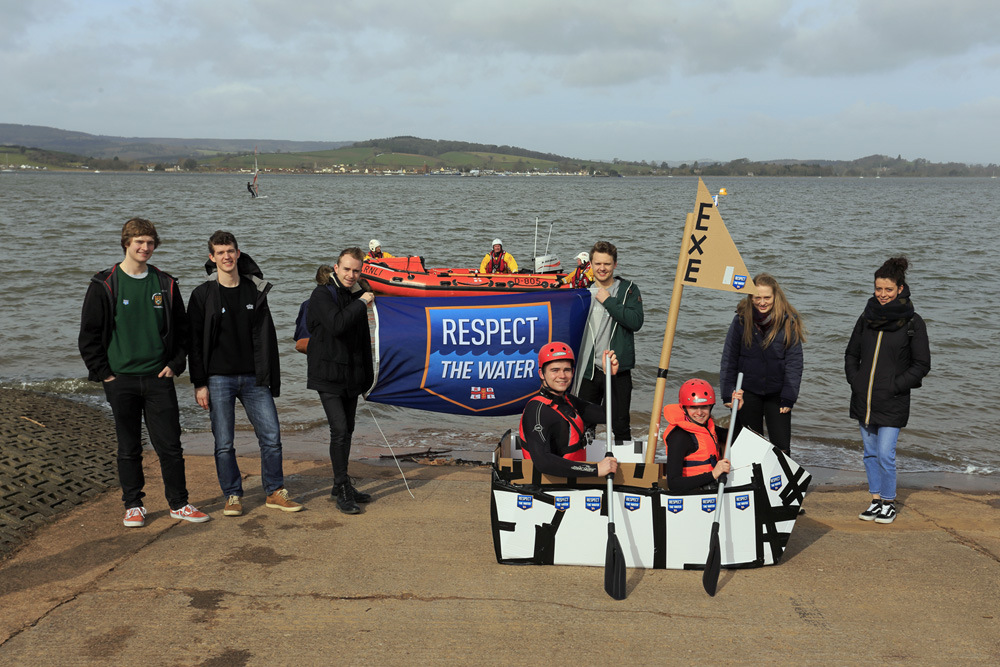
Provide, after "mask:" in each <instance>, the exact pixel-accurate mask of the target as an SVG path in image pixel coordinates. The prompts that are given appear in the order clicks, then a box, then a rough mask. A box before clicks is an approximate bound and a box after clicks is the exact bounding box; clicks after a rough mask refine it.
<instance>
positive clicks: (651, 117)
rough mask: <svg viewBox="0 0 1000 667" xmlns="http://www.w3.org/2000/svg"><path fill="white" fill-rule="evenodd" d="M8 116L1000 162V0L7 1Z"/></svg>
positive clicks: (627, 153)
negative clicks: (998, 0)
mask: <svg viewBox="0 0 1000 667" xmlns="http://www.w3.org/2000/svg"><path fill="white" fill-rule="evenodd" d="M0 59H2V63H3V65H2V70H0V72H2V74H0V122H8V123H23V124H30V125H48V126H52V127H58V128H62V129H68V130H78V131H83V132H89V133H93V134H108V135H119V136H142V137H219V138H247V139H257V140H259V139H296V140H323V141H347V140H361V139H371V138H378V137H389V136H395V135H407V134H408V135H415V136H419V137H424V138H429V139H455V140H462V141H473V142H482V143H494V144H508V145H514V146H520V147H524V148H529V149H533V150H539V151H545V152H552V153H558V154H561V155H568V156H572V157H578V158H583V159H612V158H620V159H623V160H651V161H655V162H659V161H662V160H668V161H681V160H683V161H691V160H695V159H704V158H712V159H719V160H730V159H735V158H741V157H746V158H750V159H751V160H766V159H773V158H803V159H805V158H829V159H853V158H857V157H863V156H866V155H871V154H874V153H882V154H887V155H892V156H895V155H899V154H901V155H902V156H903V157H904V158H908V159H914V158H918V157H922V158H926V159H928V160H932V161H935V162H943V161H957V162H967V163H980V164H989V163H996V162H1000V128H998V125H1000V9H998V4H997V0H836V1H830V0H729V1H716V0H690V1H688V0H641V1H635V2H630V1H629V0H616V1H615V0H575V1H573V0H560V1H555V0H552V1H547V0H503V1H502V2H489V1H487V2H482V1H480V0H460V1H453V0H422V1H415V0H403V1H399V0H241V1H239V2H235V1H230V0H170V1H169V2H168V1H166V0H163V1H153V0H149V1H142V2H140V1H138V0H133V1H128V0H45V1H42V0H37V1H32V0H0Z"/></svg>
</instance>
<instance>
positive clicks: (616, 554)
mask: <svg viewBox="0 0 1000 667" xmlns="http://www.w3.org/2000/svg"><path fill="white" fill-rule="evenodd" d="M604 414H605V417H606V422H607V423H606V424H605V429H606V430H607V436H608V453H607V456H611V437H612V436H611V364H610V363H608V358H607V357H605V358H604ZM614 479H615V476H614V473H612V474H610V475H608V549H607V553H606V554H605V556H604V590H605V592H607V594H608V595H610V596H611V597H613V598H614V599H616V600H624V599H625V596H626V595H627V594H628V591H626V590H625V554H624V552H622V545H621V543H620V542H619V541H618V536H617V535H615V510H614V505H615V501H614V495H613V494H614Z"/></svg>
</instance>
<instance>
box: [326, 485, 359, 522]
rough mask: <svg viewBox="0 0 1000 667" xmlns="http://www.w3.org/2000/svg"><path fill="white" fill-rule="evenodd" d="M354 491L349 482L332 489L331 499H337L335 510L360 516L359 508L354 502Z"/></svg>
mask: <svg viewBox="0 0 1000 667" xmlns="http://www.w3.org/2000/svg"><path fill="white" fill-rule="evenodd" d="M353 491H354V489H353V487H352V486H351V483H350V482H345V483H343V484H341V485H339V486H335V487H333V494H332V495H333V497H334V498H336V499H337V509H339V510H340V511H341V512H343V513H344V514H361V508H360V507H358V504H357V503H356V502H355V501H354V493H353Z"/></svg>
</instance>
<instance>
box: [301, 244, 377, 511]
mask: <svg viewBox="0 0 1000 667" xmlns="http://www.w3.org/2000/svg"><path fill="white" fill-rule="evenodd" d="M363 259H364V254H362V252H361V249H360V248H348V249H347V250H344V251H343V252H342V253H340V257H338V258H337V263H336V264H335V265H334V267H333V269H332V270H331V271H329V272H328V274H327V275H328V278H327V280H326V281H324V282H325V284H321V285H319V286H318V287H317V288H316V289H315V290H313V293H312V296H311V297H309V314H308V316H307V318H306V323H307V326H308V330H309V332H310V335H311V337H310V339H309V347H308V350H307V351H306V356H307V359H308V361H307V364H308V368H309V375H308V382H307V384H306V386H307V387H308V388H309V389H315V390H316V391H318V392H319V398H320V401H322V403H323V409H324V410H325V411H326V418H327V421H328V422H329V424H330V462H331V463H332V464H333V491H332V493H331V495H332V496H333V498H334V499H335V500H336V501H337V507H338V508H339V509H340V511H341V512H344V513H345V514H358V513H359V512H361V508H360V507H358V503H366V502H368V501H370V500H371V496H370V495H369V494H367V493H362V492H361V491H358V490H357V489H355V488H354V485H353V483H352V482H351V478H350V476H349V475H348V474H347V466H348V462H349V460H350V456H351V435H352V434H353V433H354V413H355V412H356V411H357V408H358V396H360V395H361V394H363V393H364V392H366V391H368V389H369V388H370V387H371V385H372V382H373V381H374V378H375V372H374V370H373V368H372V349H371V335H370V334H369V332H368V305H369V304H370V303H372V301H374V300H375V295H374V294H373V293H372V292H371V291H370V290H369V289H364V288H363V287H362V285H363V284H365V283H363V282H362V281H360V280H359V279H360V277H361V263H362V260H363ZM317 282H319V280H317Z"/></svg>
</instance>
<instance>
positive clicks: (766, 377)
mask: <svg viewBox="0 0 1000 667" xmlns="http://www.w3.org/2000/svg"><path fill="white" fill-rule="evenodd" d="M750 326H751V327H753V334H752V335H753V339H752V342H751V344H750V347H747V346H746V345H744V344H743V322H742V320H741V319H740V316H739V315H737V316H736V317H734V318H733V323H732V324H730V325H729V334H728V335H727V336H726V344H725V346H724V347H723V348H722V364H721V368H720V370H719V390H720V392H719V393H720V394H722V402H723V403H730V402H731V401H732V398H733V390H734V389H735V388H736V376H737V374H739V373H743V389H744V390H745V391H749V392H751V393H753V394H758V395H760V396H767V395H769V394H779V393H780V395H781V401H780V405H781V407H783V408H790V407H793V406H794V405H795V401H796V400H797V399H798V397H799V385H800V384H801V382H802V343H796V344H795V345H792V346H787V345H786V344H785V326H784V323H781V324H780V325H779V324H777V323H775V324H774V325H773V326H776V327H778V330H777V331H776V332H775V334H774V340H772V341H771V344H770V345H768V346H767V347H764V336H765V334H764V332H763V331H761V330H760V328H758V327H755V326H753V324H752V323H751V324H750Z"/></svg>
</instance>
